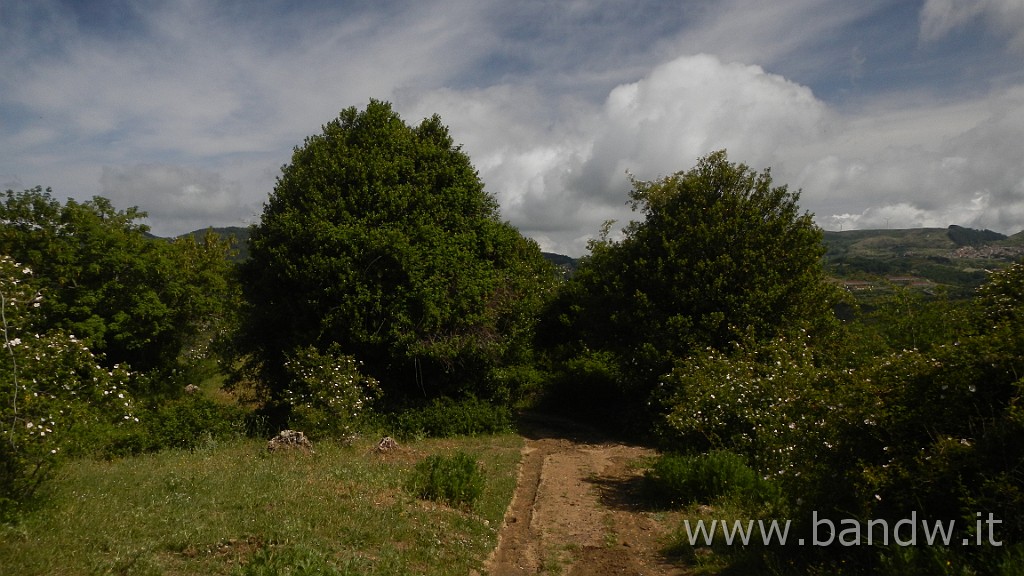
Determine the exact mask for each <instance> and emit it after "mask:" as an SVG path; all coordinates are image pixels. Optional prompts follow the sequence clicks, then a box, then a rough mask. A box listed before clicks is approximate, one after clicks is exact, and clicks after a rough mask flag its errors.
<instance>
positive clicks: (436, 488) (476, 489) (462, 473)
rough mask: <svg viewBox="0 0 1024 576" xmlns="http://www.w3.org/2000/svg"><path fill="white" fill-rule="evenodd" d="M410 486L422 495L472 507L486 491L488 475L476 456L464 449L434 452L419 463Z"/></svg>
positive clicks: (439, 500) (412, 490)
mask: <svg viewBox="0 0 1024 576" xmlns="http://www.w3.org/2000/svg"><path fill="white" fill-rule="evenodd" d="M409 490H410V491H411V492H412V493H413V494H415V495H416V496H417V497H419V498H424V499H426V500H436V501H438V502H445V503H447V504H449V505H452V506H464V507H466V508H472V507H473V504H474V503H475V502H476V501H477V499H478V498H480V495H481V494H483V491H484V475H483V472H482V471H481V470H480V466H479V464H477V461H476V459H474V458H473V457H471V456H469V455H468V454H466V453H464V452H456V453H455V454H453V455H452V456H440V455H437V454H434V455H432V456H427V457H426V458H425V459H423V460H422V461H420V462H419V463H418V464H416V468H415V469H414V470H413V473H412V477H411V478H410V480H409Z"/></svg>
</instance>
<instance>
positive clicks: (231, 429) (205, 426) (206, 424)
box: [92, 393, 246, 458]
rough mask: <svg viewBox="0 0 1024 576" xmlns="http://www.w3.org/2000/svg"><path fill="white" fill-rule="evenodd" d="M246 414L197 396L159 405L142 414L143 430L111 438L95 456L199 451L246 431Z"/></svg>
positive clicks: (96, 449)
mask: <svg viewBox="0 0 1024 576" xmlns="http://www.w3.org/2000/svg"><path fill="white" fill-rule="evenodd" d="M245 415H246V411H245V410H243V409H242V408H241V407H239V406H236V405H232V404H222V403H219V402H216V401H214V400H212V399H210V398H206V397H205V396H203V395H201V394H198V393H194V394H188V395H185V396H182V397H181V398H176V399H173V400H167V401H164V402H160V403H157V404H155V405H153V406H151V407H146V408H143V410H141V411H140V418H141V426H136V427H134V428H133V429H132V430H131V431H129V432H127V433H122V434H112V435H109V436H110V438H109V439H108V440H107V441H106V442H105V443H103V442H97V443H95V444H94V447H93V450H92V452H93V453H94V454H96V455H98V456H103V457H106V458H111V457H117V456H129V455H136V454H141V453H144V452H157V451H160V450H165V449H177V450H197V449H200V448H203V447H206V446H208V445H210V444H212V443H215V442H217V441H221V440H226V439H229V438H233V437H235V436H239V435H241V434H242V433H243V431H244V419H245Z"/></svg>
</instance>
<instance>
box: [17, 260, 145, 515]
mask: <svg viewBox="0 0 1024 576" xmlns="http://www.w3.org/2000/svg"><path fill="white" fill-rule="evenodd" d="M42 299H43V295H42V294H41V293H39V292H38V291H36V289H35V288H34V287H33V280H32V271H31V269H30V268H29V267H27V266H23V265H21V264H19V263H16V262H15V261H14V260H13V259H11V258H9V257H7V256H2V255H0V312H2V313H0V443H2V444H3V448H2V450H0V462H2V464H0V519H3V518H10V517H13V516H14V515H15V514H16V513H17V508H18V507H19V506H20V505H21V504H23V503H25V502H27V501H29V500H31V499H32V496H33V494H34V493H35V492H36V490H37V489H38V488H39V486H40V485H42V483H43V482H45V481H46V479H47V478H48V477H49V475H50V473H51V471H52V469H53V468H54V467H55V466H56V465H57V464H58V463H59V462H60V460H61V459H62V458H64V457H66V456H67V455H68V454H69V453H74V452H76V451H77V450H78V449H79V448H80V447H81V446H82V445H83V444H85V443H86V441H87V440H88V439H90V438H92V437H93V436H94V435H95V434H96V433H97V430H100V429H102V430H107V429H118V428H124V427H132V426H134V425H136V423H137V422H138V416H137V408H136V406H135V404H134V402H133V400H132V398H131V394H130V393H129V392H128V389H129V388H130V381H131V379H132V378H133V376H134V375H133V374H132V373H131V372H129V371H128V370H127V369H126V368H125V367H124V366H120V365H116V364H115V365H114V366H113V367H112V368H103V367H102V366H101V365H100V360H101V359H100V358H99V357H97V356H95V355H94V354H93V353H92V352H91V351H90V350H89V348H88V347H86V345H85V343H84V342H82V341H81V340H79V339H77V338H76V337H75V336H74V335H72V334H68V333H66V332H63V331H61V330H57V329H54V330H43V329H39V330H38V332H37V329H38V327H39V324H38V322H37V321H38V320H39V317H38V316H39V312H38V310H39V304H40V302H41V301H42Z"/></svg>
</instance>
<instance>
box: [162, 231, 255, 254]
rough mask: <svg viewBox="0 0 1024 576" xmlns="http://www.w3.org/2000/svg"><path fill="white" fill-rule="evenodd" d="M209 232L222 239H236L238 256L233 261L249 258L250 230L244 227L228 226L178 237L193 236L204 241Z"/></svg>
mask: <svg viewBox="0 0 1024 576" xmlns="http://www.w3.org/2000/svg"><path fill="white" fill-rule="evenodd" d="M207 232H213V233H214V234H216V235H217V236H220V237H221V238H234V239H235V250H237V251H238V254H236V255H235V257H234V258H233V260H236V261H239V262H240V261H242V260H245V259H246V258H248V257H249V229H248V228H245V227H242V226H227V227H224V228H212V227H211V228H202V229H200V230H193V231H192V232H188V233H186V234H182V235H181V236H178V238H183V237H185V236H191V237H193V238H195V239H196V240H197V241H198V240H202V239H203V236H206V233H207Z"/></svg>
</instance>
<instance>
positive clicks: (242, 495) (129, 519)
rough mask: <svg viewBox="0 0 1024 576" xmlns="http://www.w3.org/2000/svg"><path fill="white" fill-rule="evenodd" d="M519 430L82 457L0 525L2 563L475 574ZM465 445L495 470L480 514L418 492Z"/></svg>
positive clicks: (98, 568) (502, 498)
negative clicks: (378, 446)
mask: <svg viewBox="0 0 1024 576" xmlns="http://www.w3.org/2000/svg"><path fill="white" fill-rule="evenodd" d="M521 443H522V440H521V438H519V437H517V436H514V435H511V434H507V435H498V436H485V437H477V438H460V439H450V440H424V441H420V442H415V443H412V444H408V445H406V446H404V449H403V450H402V451H401V452H399V453H398V454H389V455H386V456H385V455H379V454H376V453H375V452H373V451H372V447H373V445H374V442H373V441H372V440H371V439H367V440H365V441H362V442H357V443H356V444H355V445H353V446H350V447H345V446H340V445H332V444H326V443H325V444H321V445H319V446H317V450H316V453H314V454H304V453H285V454H272V455H271V454H267V452H266V450H265V446H266V444H265V443H263V442H260V441H253V440H235V441H231V442H226V443H223V444H221V445H214V446H211V447H208V448H205V449H202V450H199V451H196V452H192V453H189V452H185V451H167V452H162V453H158V454H149V455H143V456H138V457H133V458H126V459H122V460H116V461H113V462H103V461H93V460H80V461H77V462H73V463H72V464H71V465H69V466H68V467H66V468H65V469H64V470H63V471H62V473H61V474H60V477H59V478H57V479H56V480H55V481H54V482H53V483H52V485H51V488H50V489H51V494H50V496H51V498H50V500H49V502H48V504H47V505H46V506H45V507H43V508H41V509H39V510H36V511H35V512H33V513H31V514H29V515H28V516H27V517H26V518H25V519H24V520H23V521H22V522H21V523H20V524H18V525H16V526H6V527H0V566H2V567H3V569H2V572H3V573H4V574H5V575H7V576H16V575H24V574H53V575H61V574H125V575H129V574H138V575H149V574H467V573H469V571H470V570H472V569H477V570H479V569H480V567H481V565H482V563H483V560H484V559H485V558H486V556H487V555H488V554H489V553H490V551H491V550H493V548H494V546H495V544H496V540H497V530H498V528H499V527H500V526H501V523H502V519H503V515H504V512H505V509H506V507H507V506H508V503H509V501H510V500H511V497H512V492H513V490H514V488H515V479H516V466H517V464H518V461H519V450H520V447H521ZM455 451H464V452H466V453H469V454H472V455H473V456H474V457H475V458H477V459H478V460H479V461H480V462H481V466H482V469H483V471H484V473H485V475H486V477H487V482H486V486H485V489H484V492H483V494H482V495H481V497H480V498H479V500H478V501H477V502H476V505H475V506H474V507H473V508H471V509H465V508H462V509H453V508H450V507H448V506H444V505H441V504H437V503H434V502H425V501H422V500H419V499H417V498H416V497H414V496H413V495H412V494H410V493H409V492H408V491H407V490H406V489H405V488H404V486H405V483H406V480H407V478H408V476H409V474H410V473H411V470H412V469H413V467H414V466H415V464H416V462H418V461H419V460H422V459H423V458H425V457H427V456H428V455H431V454H451V453H453V452H455Z"/></svg>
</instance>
